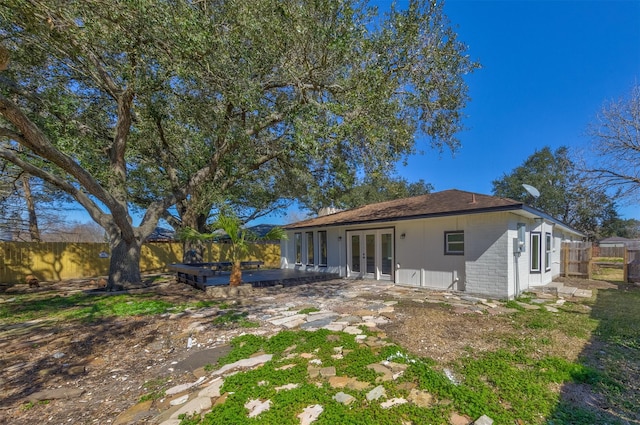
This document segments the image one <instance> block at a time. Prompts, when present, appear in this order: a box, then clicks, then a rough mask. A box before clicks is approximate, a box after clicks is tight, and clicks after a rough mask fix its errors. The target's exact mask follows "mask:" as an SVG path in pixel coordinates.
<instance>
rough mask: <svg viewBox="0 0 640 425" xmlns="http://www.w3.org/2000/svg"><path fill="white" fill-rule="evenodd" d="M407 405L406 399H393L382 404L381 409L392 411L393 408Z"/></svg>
mask: <svg viewBox="0 0 640 425" xmlns="http://www.w3.org/2000/svg"><path fill="white" fill-rule="evenodd" d="M405 403H407V400H406V399H404V398H391V399H389V400H387V401H385V402H383V403H380V407H382V408H383V409H391V408H392V407H393V406H399V405H401V404H405Z"/></svg>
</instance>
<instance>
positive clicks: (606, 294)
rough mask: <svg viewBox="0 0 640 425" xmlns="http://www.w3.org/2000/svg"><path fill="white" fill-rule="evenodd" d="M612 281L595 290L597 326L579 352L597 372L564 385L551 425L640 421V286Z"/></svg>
mask: <svg viewBox="0 0 640 425" xmlns="http://www.w3.org/2000/svg"><path fill="white" fill-rule="evenodd" d="M612 283H614V286H615V287H612V285H606V286H607V288H606V289H605V288H599V289H596V290H595V291H594V292H596V291H597V292H596V295H595V300H594V301H593V303H592V304H591V305H590V307H591V312H590V313H589V314H590V316H591V318H593V319H595V320H597V321H598V325H597V328H596V329H595V331H594V332H593V333H592V336H591V339H590V341H589V343H588V344H587V345H586V346H585V348H584V350H583V351H582V353H581V354H580V359H579V361H580V362H581V363H582V364H583V365H585V366H588V367H589V368H592V370H593V371H594V373H593V374H592V376H590V377H589V378H587V379H586V380H582V379H577V380H576V381H578V382H580V383H578V382H572V383H567V384H565V385H563V387H562V389H561V395H560V402H559V403H558V406H557V408H556V411H555V412H554V414H553V415H552V418H553V419H551V420H550V421H549V423H550V424H596V423H597V424H640V324H639V319H640V287H638V286H635V285H633V284H625V283H622V282H612Z"/></svg>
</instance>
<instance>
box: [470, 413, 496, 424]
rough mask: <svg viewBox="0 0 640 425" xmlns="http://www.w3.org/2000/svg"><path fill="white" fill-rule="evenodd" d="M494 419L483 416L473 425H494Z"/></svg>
mask: <svg viewBox="0 0 640 425" xmlns="http://www.w3.org/2000/svg"><path fill="white" fill-rule="evenodd" d="M492 424H493V419H491V418H490V417H488V416H487V415H482V416H480V417H479V418H478V419H476V420H475V422H474V423H473V425H492Z"/></svg>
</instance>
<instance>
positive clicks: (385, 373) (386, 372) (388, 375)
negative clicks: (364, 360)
mask: <svg viewBox="0 0 640 425" xmlns="http://www.w3.org/2000/svg"><path fill="white" fill-rule="evenodd" d="M367 369H371V370H373V371H374V372H376V373H378V374H382V376H378V377H376V383H379V382H387V381H391V380H393V372H391V369H389V368H387V367H386V366H384V365H381V364H380V363H373V364H370V365H367Z"/></svg>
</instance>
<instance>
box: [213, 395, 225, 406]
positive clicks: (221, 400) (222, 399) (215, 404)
mask: <svg viewBox="0 0 640 425" xmlns="http://www.w3.org/2000/svg"><path fill="white" fill-rule="evenodd" d="M227 397H229V393H224V394H222V395H221V396H220V397H218V399H217V400H216V401H215V403H213V405H214V406H220V405H221V404H224V403H225V402H226V401H227Z"/></svg>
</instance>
